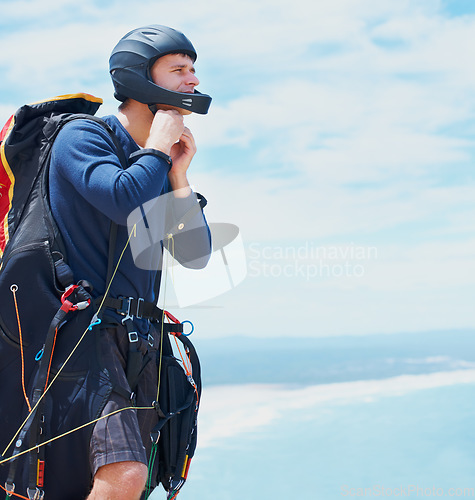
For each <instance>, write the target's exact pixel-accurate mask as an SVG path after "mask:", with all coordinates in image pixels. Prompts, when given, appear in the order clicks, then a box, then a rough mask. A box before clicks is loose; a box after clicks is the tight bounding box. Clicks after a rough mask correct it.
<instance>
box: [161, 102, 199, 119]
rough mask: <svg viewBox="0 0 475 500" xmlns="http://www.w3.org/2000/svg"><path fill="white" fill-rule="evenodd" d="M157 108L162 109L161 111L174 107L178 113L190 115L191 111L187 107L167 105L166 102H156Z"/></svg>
mask: <svg viewBox="0 0 475 500" xmlns="http://www.w3.org/2000/svg"><path fill="white" fill-rule="evenodd" d="M157 109H162V110H163V111H170V110H171V109H174V110H175V111H178V113H180V115H184V116H186V115H191V113H192V111H190V110H189V109H183V108H178V107H176V106H169V105H168V104H157Z"/></svg>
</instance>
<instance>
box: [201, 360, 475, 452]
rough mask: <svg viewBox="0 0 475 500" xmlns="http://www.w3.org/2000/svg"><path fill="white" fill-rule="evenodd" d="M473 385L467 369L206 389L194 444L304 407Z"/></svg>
mask: <svg viewBox="0 0 475 500" xmlns="http://www.w3.org/2000/svg"><path fill="white" fill-rule="evenodd" d="M474 383H475V370H473V369H467V370H456V371H451V372H437V373H431V374H428V375H403V376H399V377H394V378H389V379H383V380H369V381H356V382H344V383H335V384H326V385H316V386H310V387H305V388H297V389H296V388H287V387H285V386H278V385H238V386H216V387H210V388H208V389H206V390H205V391H204V393H203V398H202V403H201V410H200V432H199V434H198V440H199V446H200V447H201V448H206V447H211V446H223V443H225V442H226V441H227V440H230V439H233V438H238V437H239V436H241V435H242V434H243V433H250V432H260V430H261V429H262V428H263V427H265V426H268V425H270V424H272V423H274V422H275V421H277V420H279V419H282V418H287V417H288V415H289V414H295V413H297V412H298V413H299V414H304V413H305V411H306V410H310V409H316V408H321V409H322V410H323V409H325V408H328V407H329V406H330V407H331V406H332V405H345V404H353V403H364V402H368V403H370V402H374V401H376V400H378V399H381V398H387V397H399V396H404V395H406V394H409V393H412V392H416V391H423V390H427V389H433V388H437V387H450V386H453V385H459V384H474Z"/></svg>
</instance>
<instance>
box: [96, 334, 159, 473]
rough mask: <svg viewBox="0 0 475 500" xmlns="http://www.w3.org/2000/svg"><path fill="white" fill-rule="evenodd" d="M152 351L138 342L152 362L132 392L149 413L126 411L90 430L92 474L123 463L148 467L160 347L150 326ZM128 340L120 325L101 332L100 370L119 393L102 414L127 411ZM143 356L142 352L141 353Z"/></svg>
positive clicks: (154, 422) (157, 336) (100, 421)
mask: <svg viewBox="0 0 475 500" xmlns="http://www.w3.org/2000/svg"><path fill="white" fill-rule="evenodd" d="M150 333H151V334H152V335H153V336H154V339H155V342H154V347H153V348H152V347H150V346H149V345H148V342H146V341H145V340H142V339H141V340H140V342H142V343H143V345H145V346H147V347H148V352H149V354H150V355H151V356H150V357H151V360H150V361H149V362H148V363H147V365H146V366H145V368H144V371H143V373H142V375H141V377H140V379H139V383H138V386H137V388H136V390H135V395H136V404H135V405H136V406H137V407H150V409H144V410H141V409H127V410H123V411H120V412H118V413H115V414H114V415H111V416H109V417H107V418H104V419H102V420H99V421H98V422H97V423H96V424H95V426H94V429H93V432H92V437H91V441H90V452H89V458H90V466H91V470H92V474H93V475H94V474H95V473H96V472H97V469H98V468H99V467H102V466H103V465H106V464H111V463H115V462H123V461H133V462H142V463H144V464H145V465H148V458H149V457H150V451H151V446H152V442H151V439H150V432H151V430H152V429H153V427H154V426H155V424H156V423H157V421H158V419H157V414H156V411H155V410H154V409H152V403H153V401H155V399H156V396H157V383H158V370H157V364H156V349H157V346H158V345H159V335H160V332H158V331H156V330H155V329H154V327H153V325H152V326H151V331H150ZM128 349H129V339H128V335H127V330H126V328H125V327H124V326H122V325H117V326H113V327H108V328H105V329H103V330H102V331H101V354H102V363H103V366H104V367H105V368H106V369H107V370H108V372H109V376H110V378H111V381H112V383H113V385H114V387H119V388H122V390H121V391H118V392H116V391H115V390H113V391H112V394H111V397H110V399H109V401H108V402H107V404H106V406H105V407H104V409H103V411H102V415H108V414H110V413H111V412H113V411H115V410H118V409H120V408H129V407H130V406H132V404H131V401H130V400H129V399H127V398H126V397H125V395H123V394H121V393H123V392H124V389H125V391H127V392H130V387H129V384H128V382H127V377H126V362H127V352H128ZM144 352H145V351H144Z"/></svg>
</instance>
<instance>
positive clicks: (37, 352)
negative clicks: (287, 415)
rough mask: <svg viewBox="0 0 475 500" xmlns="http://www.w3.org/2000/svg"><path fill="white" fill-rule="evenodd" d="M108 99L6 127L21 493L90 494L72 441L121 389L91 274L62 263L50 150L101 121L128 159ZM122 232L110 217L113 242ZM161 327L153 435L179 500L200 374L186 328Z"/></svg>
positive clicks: (5, 358)
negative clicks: (106, 352) (177, 349)
mask: <svg viewBox="0 0 475 500" xmlns="http://www.w3.org/2000/svg"><path fill="white" fill-rule="evenodd" d="M101 103H102V100H101V99H98V98H96V97H94V96H91V95H88V94H72V95H65V96H59V97H55V98H53V99H48V100H45V101H41V102H38V103H35V104H32V105H25V106H22V107H21V108H19V109H18V111H17V112H16V113H15V115H14V116H12V117H11V118H10V120H9V121H8V122H7V123H6V124H5V126H4V127H3V129H2V132H1V133H0V143H1V146H0V161H1V163H0V377H1V378H2V380H3V381H4V383H2V384H1V385H0V401H1V402H2V403H1V410H0V411H1V417H2V433H1V437H0V447H1V450H0V452H1V453H2V457H1V460H0V464H1V466H0V487H3V486H2V485H5V489H6V491H7V494H10V495H14V496H16V495H17V494H18V493H17V492H20V495H21V494H23V495H24V494H25V492H26V493H27V495H28V498H32V499H42V498H43V497H44V498H45V499H46V500H60V499H64V498H68V499H69V500H74V499H78V500H79V499H83V498H85V497H86V495H87V494H88V491H89V489H90V486H91V473H90V470H89V458H88V450H87V446H84V445H83V446H74V443H83V444H84V443H89V440H90V436H91V433H92V428H93V426H92V425H87V424H88V423H90V422H91V421H92V420H94V419H95V418H97V417H99V415H100V414H101V412H102V410H103V408H104V406H105V404H106V402H107V400H108V398H109V396H110V394H111V392H112V390H113V386H112V384H111V382H110V380H109V378H108V376H107V373H104V370H103V369H102V367H101V364H100V356H99V354H98V353H99V350H100V349H99V345H100V343H99V339H100V335H99V332H100V329H99V328H98V327H97V326H96V325H98V324H99V323H100V320H99V319H98V317H97V314H96V313H97V312H98V311H97V305H95V304H94V302H93V301H92V300H91V295H90V288H89V285H88V283H87V281H84V280H80V281H77V279H78V277H74V276H73V273H72V271H71V269H70V268H69V266H68V264H67V262H66V258H65V251H64V245H63V243H62V238H61V234H60V232H59V230H58V227H57V225H56V223H55V221H54V218H53V215H52V213H51V208H50V205H49V193H48V172H49V158H50V152H51V147H52V144H53V142H54V140H55V138H56V136H57V134H58V132H59V131H60V130H61V128H62V127H63V126H64V125H65V124H66V123H68V122H69V121H71V120H75V119H85V118H86V119H90V120H94V121H96V122H98V123H100V124H101V125H103V126H104V127H105V128H106V130H107V131H108V132H109V133H110V135H111V138H112V140H113V141H114V143H115V144H116V148H117V150H118V155H119V157H120V155H121V153H122V150H121V147H120V144H118V142H117V139H116V138H115V134H114V133H113V132H112V130H111V129H110V128H109V127H108V125H107V124H106V123H105V122H103V121H102V120H100V119H99V118H96V117H95V116H94V114H95V112H96V111H97V109H98V108H99V106H100V104H101ZM121 161H122V163H123V167H124V168H126V164H125V161H124V160H123V159H122V160H121ZM115 231H116V227H114V224H111V240H110V241H109V245H110V248H113V247H114V245H115V238H114V237H112V235H113V234H115ZM109 255H112V252H109ZM111 267H112V266H111V262H109V270H110V269H111ZM109 274H110V273H109ZM109 278H110V276H109V277H108V279H109ZM160 312H161V311H160ZM155 314H156V315H157V316H158V313H156V312H155ZM164 331H165V332H166V335H164V337H163V339H162V340H163V342H162V344H163V346H162V349H161V350H160V352H161V353H162V356H163V357H162V358H161V359H160V360H157V364H158V363H159V362H160V364H159V366H160V367H161V374H162V375H161V383H160V384H161V385H160V387H161V388H162V386H163V387H166V388H167V389H166V390H165V389H164V390H160V393H159V394H160V397H159V400H158V401H157V402H156V403H155V404H156V410H157V413H158V415H159V426H160V429H157V430H156V431H155V430H154V432H155V433H156V432H159V433H160V439H158V443H157V448H158V455H159V459H158V464H159V467H158V477H157V481H158V482H162V484H163V486H164V487H165V489H166V490H167V491H168V492H169V495H168V497H169V498H174V496H176V492H177V491H178V490H179V488H180V487H181V486H182V484H183V482H184V480H185V479H186V474H185V473H184V471H185V469H186V470H187V467H186V464H185V466H184V462H185V460H186V462H187V463H189V460H190V459H191V457H192V456H193V453H194V449H195V446H196V416H197V412H198V405H199V394H200V392H201V380H200V368H199V361H198V357H197V355H196V351H195V350H194V348H193V346H192V344H191V342H190V341H189V339H187V338H186V337H184V335H183V334H182V332H183V327H182V325H181V324H174V325H173V326H172V325H171V324H169V323H167V325H166V328H165V329H164ZM171 336H175V337H176V338H178V339H179V340H180V341H181V343H183V345H184V346H185V348H186V357H187V358H188V361H189V363H191V368H192V370H193V378H194V380H193V379H192V380H193V384H192V383H191V382H190V375H189V374H188V375H187V374H186V373H185V372H184V371H183V369H182V365H181V364H180V363H178V361H177V360H176V358H175V357H174V355H173V350H172V349H171V344H170V337H171ZM5 381H8V383H5ZM50 384H51V385H50ZM188 409H189V411H188ZM71 431H74V432H72V433H71ZM63 434H65V436H64V437H61V438H58V436H62V435H63ZM167 440H168V441H167ZM30 450H32V451H30ZM15 456H17V458H15V459H13V460H12V459H11V458H12V457H15ZM178 483H179V484H178ZM172 488H174V489H173V491H174V492H175V493H173V495H174V496H172ZM14 490H16V491H14Z"/></svg>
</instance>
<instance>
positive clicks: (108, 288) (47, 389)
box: [0, 225, 135, 464]
mask: <svg viewBox="0 0 475 500" xmlns="http://www.w3.org/2000/svg"><path fill="white" fill-rule="evenodd" d="M134 231H135V225H134V227H133V228H132V231H131V232H130V234H129V237H128V239H127V242H126V243H125V246H124V248H123V250H122V252H121V254H120V257H119V260H118V261H117V265H116V266H115V269H114V272H113V273H112V276H111V279H110V281H109V283H108V285H107V289H106V291H105V293H104V297H103V298H102V302H101V303H100V305H99V307H98V309H97V313H96V314H99V313H100V311H101V310H102V307H103V305H104V302H105V300H106V297H107V295H108V293H109V290H110V287H111V284H112V281H113V280H114V277H115V275H116V273H117V270H118V269H119V265H120V262H121V261H122V257H123V256H124V253H125V251H126V250H127V247H128V246H129V243H130V239H131V237H132V233H133V232H134ZM88 331H89V325H88V327H87V328H86V330H85V331H84V333H83V334H82V335H81V337H80V338H79V340H78V342H77V343H76V345H75V346H74V348H73V349H72V351H71V352H70V354H69V355H68V357H67V358H66V360H65V362H64V363H63V364H62V365H61V367H60V368H59V369H58V371H57V373H56V375H55V376H54V377H53V379H52V380H51V382H50V383H49V385H48V386H47V387H46V389H45V391H44V392H43V394H42V395H41V396H40V398H39V399H38V401H37V403H36V404H35V406H34V407H33V408H32V409H31V411H30V414H29V415H28V416H27V417H26V418H25V420H24V421H23V423H22V424H21V425H20V427H19V428H18V430H17V431H16V433H15V435H14V436H13V438H12V439H11V441H10V442H9V443H8V445H7V447H6V448H5V449H4V450H3V453H2V457H3V456H4V455H5V453H6V452H7V450H8V448H10V446H11V445H12V443H13V442H14V441H15V439H16V438H17V436H18V434H20V432H21V430H22V429H23V427H25V425H26V422H27V421H28V418H29V417H30V415H31V413H32V412H33V411H35V410H36V408H37V407H38V405H39V404H40V402H41V400H42V399H43V398H44V396H45V395H46V393H47V392H48V391H49V390H50V388H51V386H52V385H53V384H54V382H55V381H56V379H57V378H58V377H59V375H60V374H61V372H62V371H63V368H64V367H65V366H66V364H67V363H68V361H69V360H70V359H71V358H72V356H73V354H74V353H75V352H76V349H77V348H78V347H79V345H80V344H81V342H82V341H83V339H84V337H85V336H86V334H87V332H88ZM86 425H87V424H86ZM11 458H12V457H11ZM11 458H9V459H8V460H11ZM1 463H3V462H0V464H1Z"/></svg>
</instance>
